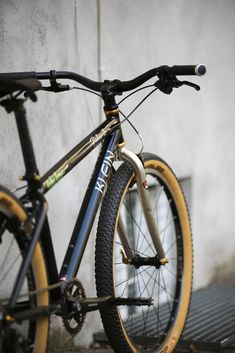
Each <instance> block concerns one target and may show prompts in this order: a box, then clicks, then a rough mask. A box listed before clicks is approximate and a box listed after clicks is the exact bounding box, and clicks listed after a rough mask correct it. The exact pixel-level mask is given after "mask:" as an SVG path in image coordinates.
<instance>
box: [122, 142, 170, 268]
mask: <svg viewBox="0 0 235 353" xmlns="http://www.w3.org/2000/svg"><path fill="white" fill-rule="evenodd" d="M119 157H120V158H121V159H122V160H124V161H127V162H129V163H130V164H131V165H132V167H133V168H134V171H135V174H136V181H137V189H138V193H139V197H140V200H141V204H142V209H143V213H144V217H145V220H146V223H147V227H148V230H149V233H150V236H151V238H152V241H153V244H154V247H155V250H156V252H157V254H158V256H159V259H160V262H161V263H162V264H165V263H166V262H168V261H167V259H166V258H165V252H164V249H163V247H162V243H161V240H160V235H159V232H158V228H157V224H156V220H155V219H154V216H153V210H152V205H151V201H150V195H149V190H148V184H147V180H146V176H145V171H144V167H143V164H142V162H141V160H140V159H139V158H138V157H137V156H136V154H134V153H133V152H131V151H129V150H127V149H126V148H125V147H122V148H120V150H119Z"/></svg>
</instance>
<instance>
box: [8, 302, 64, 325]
mask: <svg viewBox="0 0 235 353" xmlns="http://www.w3.org/2000/svg"><path fill="white" fill-rule="evenodd" d="M59 310H60V305H49V306H47V305H45V306H37V307H35V308H31V309H25V310H22V311H20V310H19V309H18V310H17V309H16V312H15V313H14V309H13V310H11V314H7V315H5V317H4V318H3V321H6V322H8V323H13V322H22V321H24V320H28V319H30V320H36V318H38V317H40V316H50V315H52V314H55V313H57V312H58V311H59Z"/></svg>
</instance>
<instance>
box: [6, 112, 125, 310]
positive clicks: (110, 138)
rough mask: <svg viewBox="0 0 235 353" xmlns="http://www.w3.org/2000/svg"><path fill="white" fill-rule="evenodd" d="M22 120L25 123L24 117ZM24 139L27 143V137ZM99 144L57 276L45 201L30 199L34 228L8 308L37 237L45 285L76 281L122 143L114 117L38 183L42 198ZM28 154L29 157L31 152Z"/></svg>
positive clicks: (17, 292) (12, 304)
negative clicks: (46, 279) (44, 266)
mask: <svg viewBox="0 0 235 353" xmlns="http://www.w3.org/2000/svg"><path fill="white" fill-rule="evenodd" d="M24 119H25V120H26V117H25V118H24ZM20 128H21V127H20V125H19V124H18V130H19V134H20ZM24 133H25V132H24ZM27 133H28V132H26V134H27ZM27 137H28V139H29V140H30V137H29V133H28V136H27ZM101 142H103V144H102V147H101V150H100V153H99V156H98V159H97V162H96V165H95V167H94V170H93V173H92V176H91V179H90V182H89V185H88V188H87V191H86V193H85V196H84V199H83V203H82V205H81V208H80V211H79V213H78V217H77V221H76V223H75V226H74V230H73V233H72V236H71V239H70V242H69V245H68V248H67V251H66V255H65V258H64V261H63V264H62V267H61V270H60V275H58V269H57V265H56V261H55V254H54V249H53V243H52V238H51V234H50V228H49V224H48V219H47V215H46V211H47V205H46V201H45V199H44V197H42V196H40V197H39V198H38V196H37V194H38V193H37V192H36V193H35V195H34V196H33V197H35V198H36V201H37V207H38V210H37V212H36V224H35V227H34V230H33V232H32V235H31V240H30V243H29V246H28V248H27V251H26V253H25V256H24V259H23V261H22V264H21V267H20V270H19V273H18V276H17V280H16V282H15V285H14V288H13V291H12V296H11V300H10V304H9V307H10V308H13V307H14V305H15V304H16V300H17V298H18V295H19V293H20V290H21V287H22V284H23V280H24V278H25V276H26V273H27V271H28V268H29V264H30V262H31V259H32V254H33V250H34V248H35V246H36V243H37V241H38V239H39V236H40V237H41V238H40V239H41V242H42V246H43V249H44V252H45V255H46V258H47V262H48V263H47V265H48V272H49V273H48V274H49V283H50V284H52V283H56V282H58V280H60V281H66V280H69V279H71V278H74V277H76V274H77V272H78V269H79V266H80V263H81V260H82V257H83V253H84V250H85V247H86V244H87V241H88V238H89V234H90V231H91V228H92V225H93V222H94V219H95V216H96V212H97V209H98V207H99V204H100V201H101V198H102V196H103V194H104V191H105V189H106V185H107V180H108V178H109V176H110V173H111V170H112V168H113V167H112V164H113V161H114V157H115V149H116V146H117V144H119V143H122V142H123V137H122V131H121V128H120V121H119V118H118V116H116V117H114V116H113V117H109V119H108V120H106V121H105V122H103V123H102V124H101V125H100V126H99V127H97V128H96V129H95V130H94V131H93V132H92V133H91V134H89V135H88V136H87V137H86V138H85V139H83V140H82V141H81V142H80V143H79V144H78V145H77V146H76V147H74V148H73V149H72V150H71V151H70V152H69V153H68V154H67V155H66V156H65V157H63V158H62V159H61V160H60V161H59V162H58V163H56V164H55V166H53V167H52V168H51V169H50V170H49V171H48V172H47V173H46V174H45V175H43V176H42V178H41V179H40V185H41V190H42V191H43V194H46V192H47V191H49V190H50V189H51V188H52V187H53V186H54V185H55V184H56V183H57V182H59V181H60V180H61V179H62V178H63V177H64V176H65V175H66V174H68V173H69V172H70V171H71V170H72V169H73V168H74V167H75V166H76V165H77V164H78V163H79V162H80V161H81V160H82V159H83V158H84V157H85V156H86V155H87V154H88V153H90V152H91V151H92V150H93V149H94V148H95V147H96V146H97V145H98V144H99V143H101ZM21 143H22V141H21ZM22 150H23V146H22ZM31 152H32V154H33V148H32V151H31ZM35 168H36V162H35ZM26 174H27V168H26ZM37 179H38V178H37ZM33 182H34V181H33ZM37 182H38V181H37ZM31 183H32V181H31ZM29 185H30V184H29ZM32 185H33V184H31V187H32ZM37 188H38V185H37V184H36V181H35V189H36V190H37ZM34 201H35V200H34ZM59 296H60V293H59V292H58V290H56V291H52V295H51V298H52V299H54V300H56V299H59Z"/></svg>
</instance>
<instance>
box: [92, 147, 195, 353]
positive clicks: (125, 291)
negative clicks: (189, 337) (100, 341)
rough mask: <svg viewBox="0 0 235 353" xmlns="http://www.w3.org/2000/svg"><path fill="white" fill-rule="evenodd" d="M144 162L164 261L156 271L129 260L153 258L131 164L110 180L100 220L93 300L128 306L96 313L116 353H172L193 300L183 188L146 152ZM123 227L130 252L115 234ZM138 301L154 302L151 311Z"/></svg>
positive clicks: (114, 307)
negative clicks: (128, 257) (107, 298)
mask: <svg viewBox="0 0 235 353" xmlns="http://www.w3.org/2000/svg"><path fill="white" fill-rule="evenodd" d="M141 158H142V160H143V163H144V168H145V173H146V179H147V182H148V186H149V192H150V198H151V202H152V209H153V211H154V216H155V219H156V223H157V226H158V229H159V233H160V238H161V242H162V245H163V248H164V250H165V253H166V258H167V259H168V261H169V263H167V264H165V265H162V266H160V267H159V266H156V265H154V264H151V263H149V262H148V263H147V265H146V264H144V262H142V264H140V266H136V263H134V262H132V263H131V262H130V261H129V262H128V261H126V258H125V256H124V254H125V253H130V252H131V253H132V254H133V256H135V257H136V256H139V257H141V258H142V259H143V258H146V259H147V258H148V259H149V258H151V259H153V258H154V257H156V251H155V248H154V245H153V242H152V239H151V237H150V234H149V232H148V228H147V225H146V222H145V218H144V214H143V210H142V207H141V203H140V199H139V196H138V192H137V186H136V179H135V174H134V172H133V169H132V167H131V166H130V164H128V163H123V164H122V165H121V167H120V168H119V169H118V171H117V172H116V173H115V175H113V177H112V179H111V181H110V184H109V187H108V189H107V192H106V195H105V198H104V201H103V205H102V208H101V213H100V218H99V224H98V231H97V240H96V286H97V294H98V296H99V297H102V296H113V297H115V298H126V299H127V300H126V301H123V302H121V303H123V304H127V305H118V306H114V305H113V306H111V305H110V306H109V307H104V308H102V309H101V317H102V321H103V325H104V328H105V331H106V334H107V336H108V339H109V341H110V344H111V346H112V348H113V349H114V351H115V352H119V353H120V352H122V353H133V352H135V353H142V352H149V353H150V352H151V353H169V352H172V351H173V349H174V348H175V346H176V344H177V342H178V339H179V337H180V335H181V333H182V330H183V327H184V324H185V321H186V316H187V312H188V307H189V302H190V295H191V286H192V241H191V230H190V223H189V217H188V212H187V207H186V203H185V199H184V196H183V193H182V190H181V187H180V185H179V183H178V181H177V179H176V177H175V175H174V173H173V172H172V170H171V169H170V168H169V166H168V165H167V164H166V163H165V162H164V161H163V160H162V159H159V158H158V157H156V156H155V155H153V154H149V153H145V154H143V155H142V156H141ZM120 220H121V221H120ZM120 223H121V224H122V226H123V227H124V228H125V233H126V234H127V235H128V244H129V249H127V248H126V246H127V245H126V243H125V244H124V243H123V240H122V239H123V238H122V237H121V236H120V234H119V232H120V227H119V225H120ZM128 250H131V251H128ZM137 298H138V299H140V301H139V304H140V305H139V306H138V305H137V303H138V301H137ZM143 299H147V300H149V301H148V303H149V302H150V301H151V305H146V304H144V300H143ZM141 300H142V302H141ZM119 303H120V301H119Z"/></svg>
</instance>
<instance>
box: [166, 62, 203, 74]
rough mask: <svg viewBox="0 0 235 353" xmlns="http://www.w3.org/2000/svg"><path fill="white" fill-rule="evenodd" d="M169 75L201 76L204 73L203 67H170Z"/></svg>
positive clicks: (200, 65)
mask: <svg viewBox="0 0 235 353" xmlns="http://www.w3.org/2000/svg"><path fill="white" fill-rule="evenodd" d="M170 73H172V74H174V75H176V76H177V75H197V76H203V75H205V73H206V67H205V65H202V64H199V65H175V66H172V67H170Z"/></svg>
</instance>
